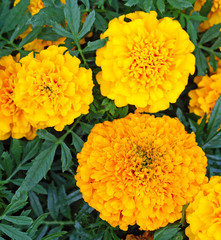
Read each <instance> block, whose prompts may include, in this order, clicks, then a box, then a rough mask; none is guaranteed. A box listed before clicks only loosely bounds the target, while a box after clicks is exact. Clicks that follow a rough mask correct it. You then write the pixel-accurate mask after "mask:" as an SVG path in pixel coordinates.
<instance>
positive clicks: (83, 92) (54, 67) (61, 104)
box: [14, 45, 93, 131]
mask: <svg viewBox="0 0 221 240" xmlns="http://www.w3.org/2000/svg"><path fill="white" fill-rule="evenodd" d="M20 62H21V64H22V67H21V69H20V70H19V71H18V74H17V76H18V82H17V84H16V88H15V90H14V94H15V96H14V100H15V102H16V105H17V106H18V107H20V108H22V109H23V111H24V113H25V117H26V118H27V119H28V120H29V122H30V123H31V124H32V125H33V126H34V127H35V128H37V129H42V128H46V127H55V129H56V130H57V131H61V130H63V128H64V126H65V125H69V124H71V123H73V121H74V119H75V118H77V117H78V116H80V115H81V114H86V113H88V109H89V104H90V103H91V102H92V101H93V95H92V88H93V81H92V71H91V69H85V68H79V64H80V60H79V59H78V58H76V57H72V56H71V55H70V54H69V52H68V51H67V48H65V47H57V46H54V45H53V46H50V47H48V48H47V49H46V50H43V51H41V52H40V53H39V54H35V57H34V55H33V52H31V53H30V54H29V55H27V56H26V57H24V58H22V59H21V60H20Z"/></svg>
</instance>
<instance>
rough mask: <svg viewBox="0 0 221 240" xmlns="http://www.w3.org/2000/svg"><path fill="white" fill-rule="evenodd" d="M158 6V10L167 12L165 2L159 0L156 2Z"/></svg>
mask: <svg viewBox="0 0 221 240" xmlns="http://www.w3.org/2000/svg"><path fill="white" fill-rule="evenodd" d="M156 6H157V8H158V10H159V11H160V12H161V13H163V12H164V11H165V0H157V1H156Z"/></svg>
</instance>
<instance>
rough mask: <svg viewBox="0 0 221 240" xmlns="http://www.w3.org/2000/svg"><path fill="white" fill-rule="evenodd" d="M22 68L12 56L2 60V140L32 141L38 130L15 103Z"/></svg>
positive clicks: (0, 103)
mask: <svg viewBox="0 0 221 240" xmlns="http://www.w3.org/2000/svg"><path fill="white" fill-rule="evenodd" d="M20 68H21V65H20V63H17V62H15V61H14V59H13V57H12V56H11V55H10V56H5V57H2V58H1V59H0V140H5V139H7V138H9V137H10V136H12V137H13V138H22V137H26V138H27V139H29V140H31V139H33V138H34V137H35V136H36V129H34V128H33V127H32V126H31V124H30V123H29V122H28V121H27V120H26V119H25V117H24V112H23V110H22V109H21V108H19V107H18V106H17V105H16V104H15V102H14V90H15V85H16V83H17V80H18V79H17V73H18V71H19V70H20Z"/></svg>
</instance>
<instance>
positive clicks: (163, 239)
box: [154, 223, 181, 240]
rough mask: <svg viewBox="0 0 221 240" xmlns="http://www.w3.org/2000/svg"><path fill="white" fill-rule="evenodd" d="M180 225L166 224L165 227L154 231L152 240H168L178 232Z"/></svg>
mask: <svg viewBox="0 0 221 240" xmlns="http://www.w3.org/2000/svg"><path fill="white" fill-rule="evenodd" d="M180 225H181V224H180V223H173V224H168V225H167V226H166V227H163V228H160V229H158V230H156V231H155V233H154V240H170V239H171V238H172V237H174V236H175V235H176V234H177V233H178V232H179V230H180Z"/></svg>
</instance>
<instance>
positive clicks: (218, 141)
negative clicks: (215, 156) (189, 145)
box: [202, 131, 221, 149]
mask: <svg viewBox="0 0 221 240" xmlns="http://www.w3.org/2000/svg"><path fill="white" fill-rule="evenodd" d="M205 148H221V131H219V132H218V133H217V134H215V135H214V136H213V137H212V138H210V139H209V140H208V141H206V142H205V144H204V145H203V146H202V149H205Z"/></svg>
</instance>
